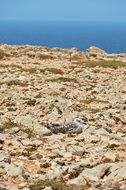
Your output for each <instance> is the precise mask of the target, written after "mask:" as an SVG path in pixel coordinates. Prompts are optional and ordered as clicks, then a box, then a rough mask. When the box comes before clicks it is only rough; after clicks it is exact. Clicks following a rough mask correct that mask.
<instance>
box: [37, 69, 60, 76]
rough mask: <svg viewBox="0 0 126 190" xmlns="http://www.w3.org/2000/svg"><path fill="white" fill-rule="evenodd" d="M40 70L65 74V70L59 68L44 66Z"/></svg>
mask: <svg viewBox="0 0 126 190" xmlns="http://www.w3.org/2000/svg"><path fill="white" fill-rule="evenodd" d="M39 71H40V72H41V73H45V72H46V71H48V72H49V73H52V74H60V75H62V74H63V71H62V70H61V69H57V68H44V69H39Z"/></svg>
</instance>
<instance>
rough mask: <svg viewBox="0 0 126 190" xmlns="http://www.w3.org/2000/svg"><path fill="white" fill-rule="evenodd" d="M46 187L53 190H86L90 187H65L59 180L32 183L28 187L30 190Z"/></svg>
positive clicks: (39, 189)
mask: <svg viewBox="0 0 126 190" xmlns="http://www.w3.org/2000/svg"><path fill="white" fill-rule="evenodd" d="M46 186H48V187H52V189H53V190H87V189H88V188H89V187H90V185H85V186H84V187H76V186H67V185H66V183H65V181H63V180H60V181H56V180H48V179H47V180H40V181H36V182H34V184H32V185H29V188H30V190H42V189H44V188H45V187H46Z"/></svg>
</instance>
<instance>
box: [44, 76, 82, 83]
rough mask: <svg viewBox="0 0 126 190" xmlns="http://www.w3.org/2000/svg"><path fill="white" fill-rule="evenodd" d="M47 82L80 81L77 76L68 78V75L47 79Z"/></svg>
mask: <svg viewBox="0 0 126 190" xmlns="http://www.w3.org/2000/svg"><path fill="white" fill-rule="evenodd" d="M46 81H47V82H73V83H79V82H78V80H77V79H76V78H67V77H59V78H51V79H47V80H46Z"/></svg>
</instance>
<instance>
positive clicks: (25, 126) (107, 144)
mask: <svg viewBox="0 0 126 190" xmlns="http://www.w3.org/2000/svg"><path fill="white" fill-rule="evenodd" d="M92 60H93V61H96V62H97V61H100V60H104V61H121V62H123V64H126V54H119V55H115V54H112V55H109V54H107V53H106V52H104V51H103V50H100V49H99V48H96V47H91V48H89V49H88V50H87V51H86V52H80V51H79V50H77V49H76V48H72V49H60V48H52V49H49V48H47V47H34V46H9V45H0V189H2V190H18V189H20V190H41V189H44V190H53V189H56V190H65V189H68V190H69V189H79V190H80V189H82V190H83V189H84V190H87V189H89V190H95V189H99V190H101V189H105V190H108V189H109V190H124V189H126V67H125V66H124V65H123V67H122V66H120V65H119V66H118V67H117V68H114V67H109V66H107V67H102V66H96V67H89V66H87V65H86V63H87V61H89V62H90V61H92ZM112 63H113V62H112ZM113 64H114V63H113ZM118 64H120V63H118ZM75 118H80V119H81V120H82V121H83V122H84V123H86V126H87V127H86V128H85V130H83V131H81V133H80V134H73V133H72V134H63V133H57V134H54V133H52V131H51V130H50V129H49V128H48V127H47V126H49V125H50V124H53V123H55V124H57V125H58V124H61V123H65V122H71V121H72V120H73V119H75Z"/></svg>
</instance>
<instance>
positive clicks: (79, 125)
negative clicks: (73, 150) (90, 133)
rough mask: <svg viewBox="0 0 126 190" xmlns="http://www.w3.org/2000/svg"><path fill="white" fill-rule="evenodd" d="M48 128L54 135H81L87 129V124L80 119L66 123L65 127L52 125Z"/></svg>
mask: <svg viewBox="0 0 126 190" xmlns="http://www.w3.org/2000/svg"><path fill="white" fill-rule="evenodd" d="M48 128H49V129H50V130H51V132H52V133H55V134H57V133H64V134H79V133H82V132H83V130H84V129H86V128H87V124H86V123H85V122H84V121H83V120H82V119H80V118H75V119H73V120H72V121H69V122H65V123H64V124H63V125H60V124H50V125H48Z"/></svg>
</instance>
